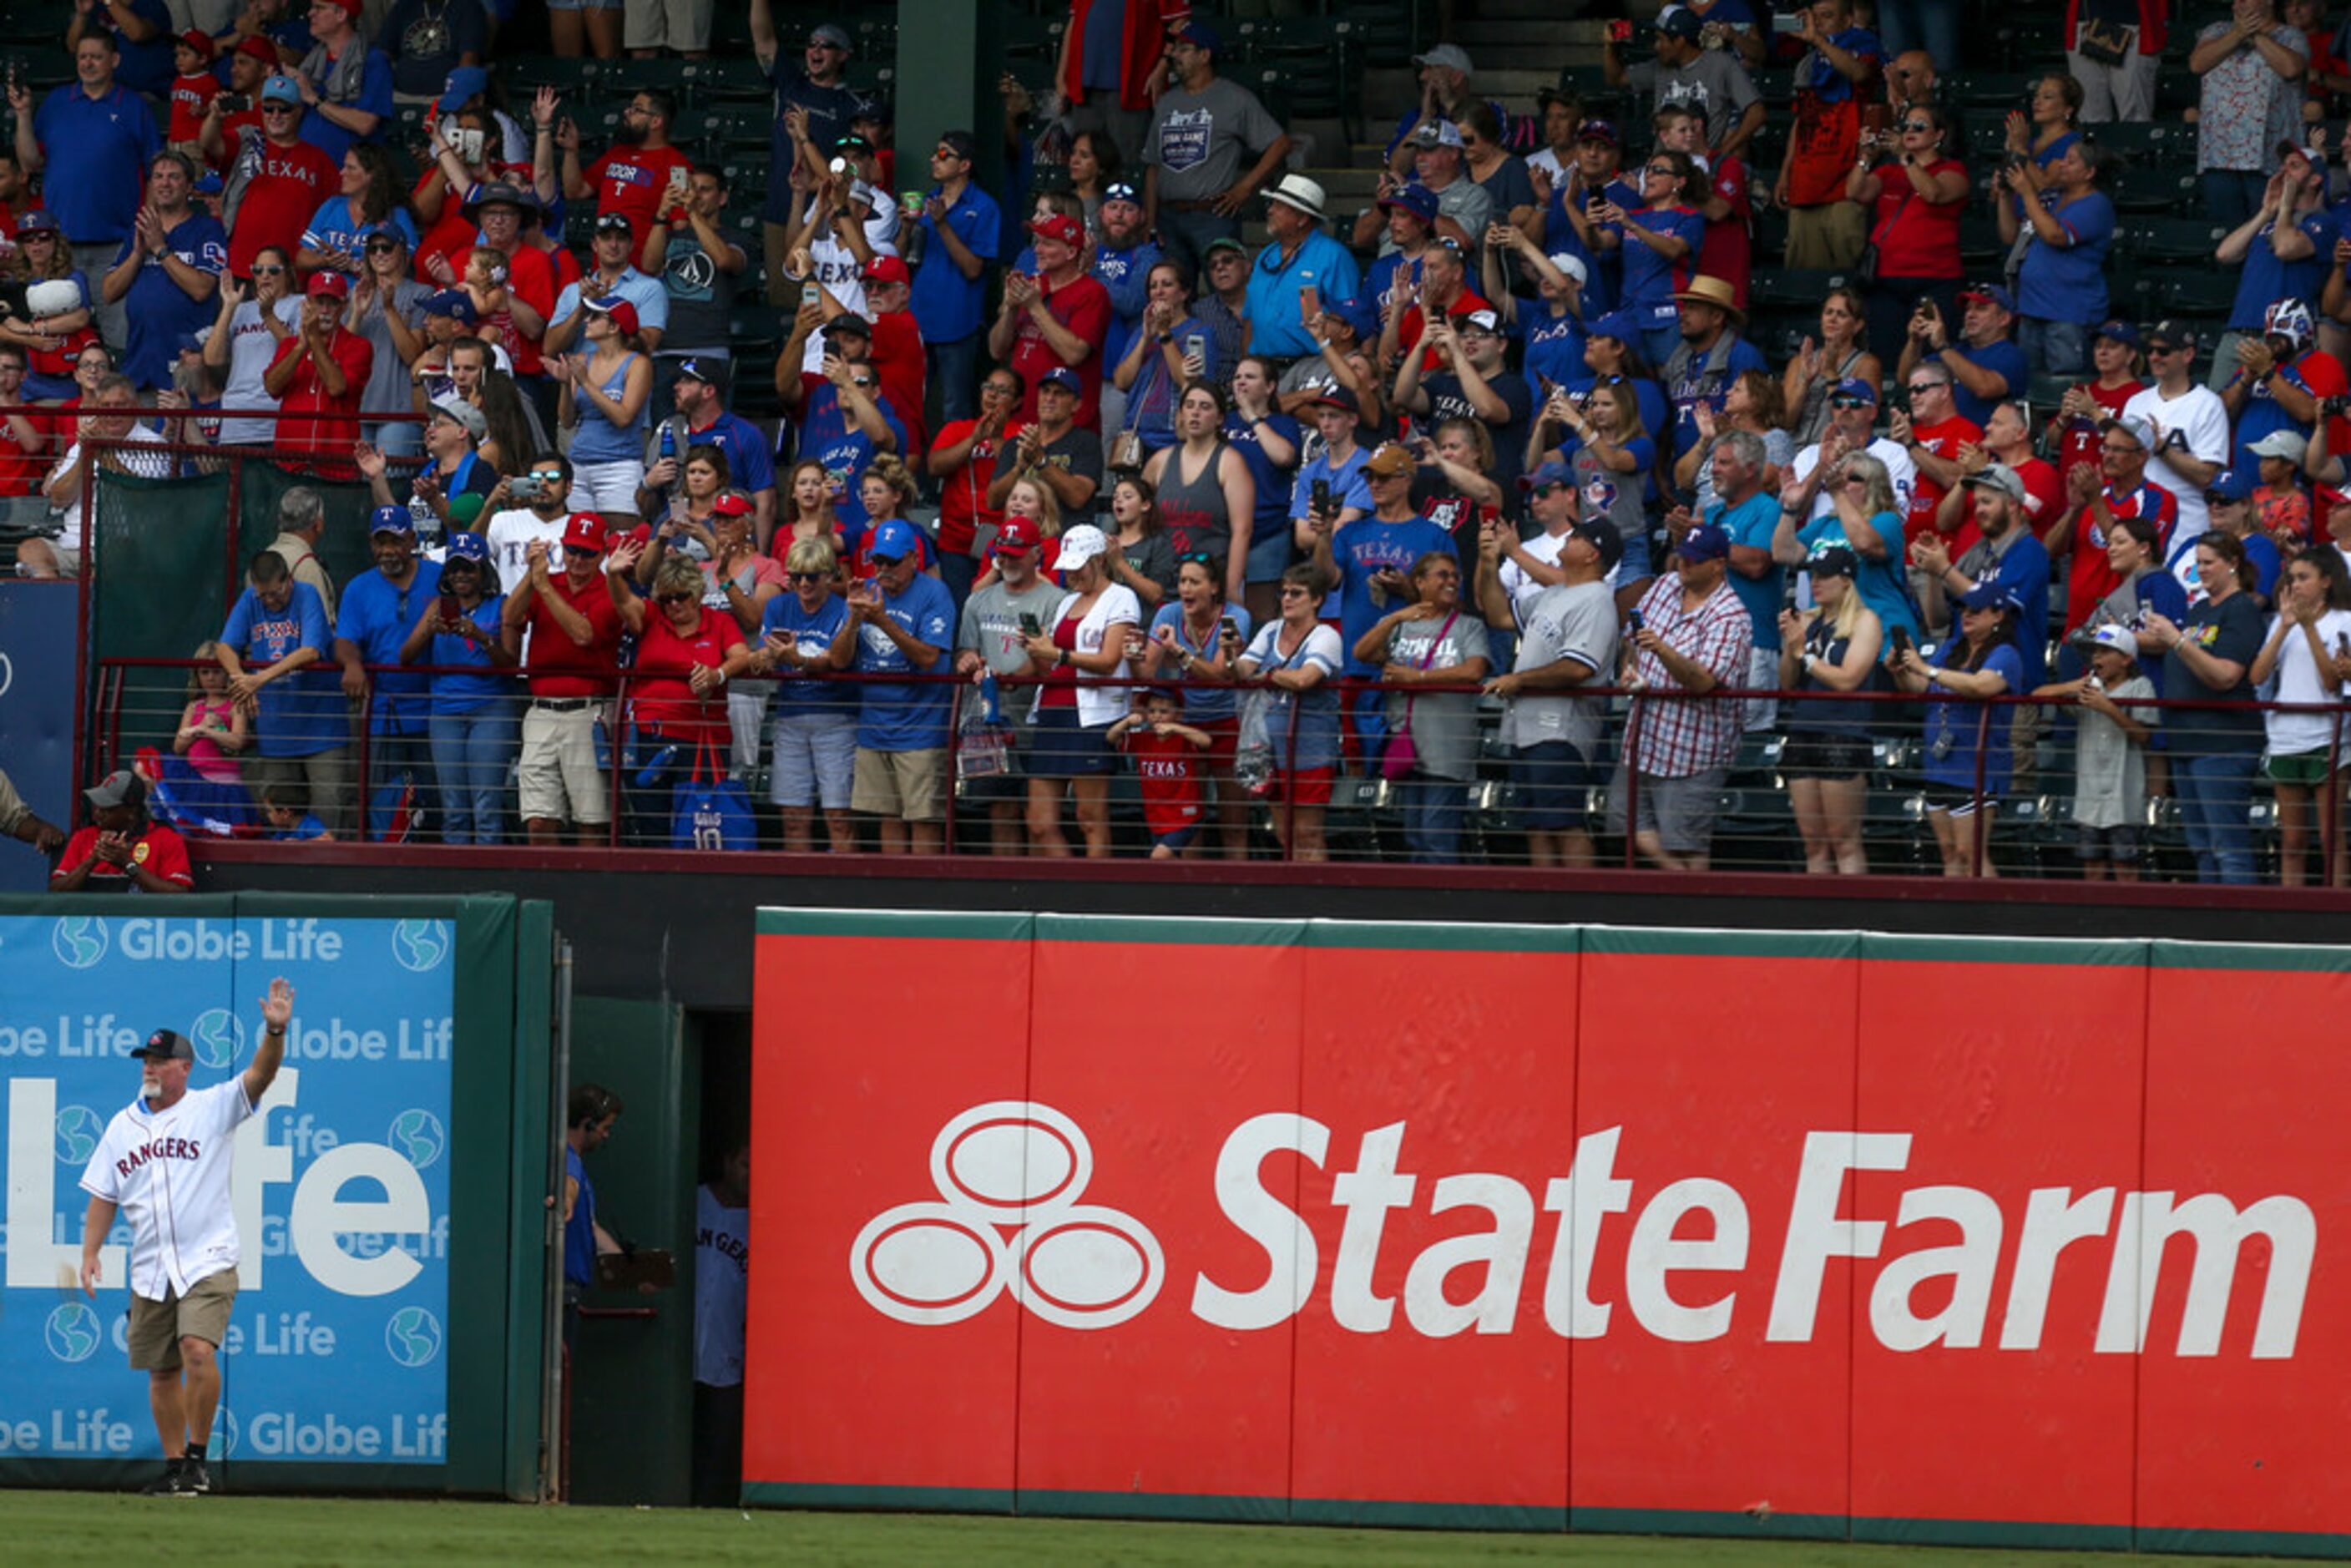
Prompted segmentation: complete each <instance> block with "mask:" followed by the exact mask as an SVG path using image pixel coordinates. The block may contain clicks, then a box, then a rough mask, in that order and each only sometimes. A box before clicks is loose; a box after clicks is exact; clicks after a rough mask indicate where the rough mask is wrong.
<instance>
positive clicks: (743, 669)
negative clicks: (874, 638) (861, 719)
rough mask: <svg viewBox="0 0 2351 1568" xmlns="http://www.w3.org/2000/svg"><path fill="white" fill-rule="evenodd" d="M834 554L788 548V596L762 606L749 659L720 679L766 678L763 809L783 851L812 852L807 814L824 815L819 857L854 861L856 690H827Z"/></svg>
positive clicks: (831, 685)
mask: <svg viewBox="0 0 2351 1568" xmlns="http://www.w3.org/2000/svg"><path fill="white" fill-rule="evenodd" d="M840 568H841V553H840V551H838V550H836V549H834V548H833V544H832V540H831V539H830V538H804V539H795V540H793V541H792V543H791V546H790V548H789V549H787V550H786V551H785V552H784V578H785V581H786V583H787V584H788V586H789V591H788V592H785V593H780V594H778V595H777V596H776V597H775V598H773V599H770V600H768V603H767V608H766V610H765V611H764V612H763V613H762V614H761V617H760V621H759V637H758V645H757V647H756V648H755V649H746V650H745V652H744V655H743V657H742V658H741V659H740V660H734V661H730V664H729V674H753V675H775V676H777V677H778V679H777V680H776V682H775V687H776V697H775V713H776V735H775V740H774V742H773V743H772V749H771V762H772V766H771V767H770V768H769V769H768V800H772V801H774V802H775V804H776V805H777V806H778V808H779V809H781V810H782V811H783V815H784V848H786V849H787V850H790V851H792V852H795V853H799V854H806V853H808V852H811V851H813V850H814V849H815V848H816V835H815V825H816V811H817V810H822V811H823V812H824V831H825V842H826V847H827V848H829V849H830V850H831V852H833V853H834V854H837V855H845V854H854V853H855V852H856V851H857V823H856V821H855V820H854V819H853V818H852V817H851V816H850V814H849V799H850V789H851V785H852V781H853V779H854V776H855V773H856V768H857V712H858V703H857V687H856V686H855V685H852V684H851V683H849V682H847V681H826V680H824V679H823V678H822V677H823V676H824V675H826V674H830V673H831V671H832V670H833V669H834V668H835V665H834V664H833V662H832V644H833V639H834V638H835V637H837V636H839V635H840V632H841V622H844V621H846V620H847V619H848V618H849V602H848V601H846V600H844V599H843V598H841V594H840V593H839V592H838V591H837V580H838V577H839V573H840Z"/></svg>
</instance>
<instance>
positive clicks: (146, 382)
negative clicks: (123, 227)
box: [98, 148, 228, 392]
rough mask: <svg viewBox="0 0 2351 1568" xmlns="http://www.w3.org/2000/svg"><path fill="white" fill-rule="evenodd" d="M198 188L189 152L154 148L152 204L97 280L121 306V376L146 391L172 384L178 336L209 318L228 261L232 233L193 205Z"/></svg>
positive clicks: (199, 327)
mask: <svg viewBox="0 0 2351 1568" xmlns="http://www.w3.org/2000/svg"><path fill="white" fill-rule="evenodd" d="M195 188H196V171H195V165H194V164H193V163H191V162H188V159H187V156H186V154H184V153H181V152H172V150H171V149H169V148H166V149H164V150H163V151H162V152H158V153H156V154H155V161H154V162H153V163H152V165H151V166H150V167H149V169H148V172H147V204H146V206H144V207H142V208H141V209H140V213H139V217H138V220H137V222H136V224H135V225H133V229H132V233H131V237H130V238H129V239H127V240H125V241H123V242H122V248H121V251H120V254H118V255H117V256H115V258H114V265H113V266H112V267H109V268H107V271H106V276H105V277H102V278H100V279H99V286H98V287H99V298H102V299H104V300H106V301H107V302H108V303H110V304H114V303H120V305H121V307H122V312H123V317H124V322H125V337H124V347H123V352H122V373H123V374H124V375H126V376H129V377H130V378H131V381H132V382H135V383H137V385H138V386H139V388H140V390H141V391H142V392H152V391H153V390H155V389H156V388H159V387H168V386H170V385H171V384H172V363H173V361H175V360H176V359H177V358H178V357H179V342H180V339H181V337H182V336H183V334H186V333H190V332H197V331H202V330H203V329H204V328H205V327H207V326H209V325H210V324H211V323H212V319H213V316H214V312H215V309H216V307H215V304H214V301H215V300H216V299H217V298H219V293H220V280H221V273H222V272H223V271H224V270H225V268H226V267H227V266H228V231H227V230H226V229H224V228H222V227H221V226H220V223H219V220H217V219H215V218H214V217H213V215H212V214H209V213H207V212H205V211H204V209H202V208H201V207H197V206H194V205H193V204H191V202H190V197H191V196H192V195H193V193H194V192H195Z"/></svg>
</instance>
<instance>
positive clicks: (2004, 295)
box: [1959, 283, 2016, 316]
mask: <svg viewBox="0 0 2351 1568" xmlns="http://www.w3.org/2000/svg"><path fill="white" fill-rule="evenodd" d="M1970 299H1980V300H1982V301H1983V302H1984V303H1985V304H1987V305H1997V306H1999V307H2000V308H2001V309H2003V310H2005V311H2007V312H2008V313H2009V314H2010V315H2011V316H2013V315H2015V314H2016V296H2015V295H2013V294H2011V293H2010V292H2009V291H2008V288H2007V287H2006V286H2005V285H2004V284H1999V283H1980V284H1978V285H1977V286H1976V287H1973V288H1962V289H1960V290H1959V303H1960V304H1962V305H1965V304H1966V303H1967V302H1968V301H1969V300H1970Z"/></svg>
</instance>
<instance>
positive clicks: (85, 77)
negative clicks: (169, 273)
mask: <svg viewBox="0 0 2351 1568" xmlns="http://www.w3.org/2000/svg"><path fill="white" fill-rule="evenodd" d="M118 60H119V57H118V55H117V53H116V50H115V44H114V35H113V34H111V33H89V34H85V35H84V36H83V37H82V38H81V39H80V41H79V42H78V43H76V44H75V45H74V78H75V79H74V80H72V81H69V82H68V83H67V84H66V85H65V86H63V87H61V88H57V89H54V90H53V91H51V92H50V94H49V96H48V97H47V98H45V99H42V100H41V107H40V110H39V112H38V113H36V112H35V111H34V109H33V93H32V89H30V88H26V87H22V86H19V87H15V88H12V89H9V93H8V107H9V109H10V110H13V111H14V112H15V114H16V162H18V163H19V164H20V165H22V166H23V168H24V171H25V172H26V173H27V174H34V173H43V174H44V178H43V180H42V184H41V190H42V199H43V200H44V201H46V202H47V204H48V208H49V211H50V212H51V213H53V214H56V216H57V227H58V228H60V229H62V230H64V231H65V236H66V238H67V240H68V242H70V243H71V244H72V246H73V253H74V266H75V267H76V268H78V270H79V271H80V273H81V275H82V276H83V277H103V276H104V275H105V272H106V269H107V267H109V266H110V265H111V264H112V262H113V260H114V257H115V254H116V252H118V251H120V249H121V248H122V242H123V241H124V240H127V239H129V238H130V237H131V226H132V225H133V224H134V223H135V221H136V220H137V218H138V216H139V204H140V198H141V195H142V194H143V193H144V192H145V189H146V183H147V162H148V160H149V159H151V158H152V157H154V155H155V150H156V149H157V148H159V147H161V146H162V144H163V139H162V136H160V135H158V134H157V133H156V131H155V117H154V116H153V115H152V114H150V113H149V112H148V111H147V100H146V99H142V98H141V97H140V96H139V95H138V94H137V93H135V92H133V91H131V89H129V88H128V87H125V86H124V85H122V84H121V83H120V82H118V81H116V80H115V79H114V71H115V67H116V65H117V63H118ZM98 329H99V336H101V337H103V338H104V339H105V340H107V341H108V342H110V343H120V342H121V341H122V340H123V336H124V333H123V315H122V308H121V307H120V305H107V304H100V305H99V308H98Z"/></svg>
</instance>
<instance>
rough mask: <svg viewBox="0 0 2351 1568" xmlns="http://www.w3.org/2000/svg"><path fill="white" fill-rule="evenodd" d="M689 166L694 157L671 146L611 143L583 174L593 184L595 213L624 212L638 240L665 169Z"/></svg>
mask: <svg viewBox="0 0 2351 1568" xmlns="http://www.w3.org/2000/svg"><path fill="white" fill-rule="evenodd" d="M693 168H694V160H693V159H691V158H689V157H687V156H686V155H685V154H684V153H683V152H679V151H678V150H677V149H676V148H674V147H615V148H613V149H612V150H611V152H607V153H605V154H604V155H603V156H602V157H601V158H599V159H597V160H596V162H594V163H592V164H591V165H590V166H589V169H588V172H587V176H586V178H587V181H588V183H590V184H591V185H593V186H595V187H596V213H597V215H598V216H600V217H601V216H602V215H603V214H606V213H625V214H628V217H629V222H630V223H631V224H632V225H635V227H636V236H637V240H638V242H639V243H640V244H642V243H643V240H644V237H645V231H646V230H647V229H649V228H651V227H653V214H654V212H655V211H656V210H657V209H658V208H659V207H660V206H661V196H662V192H663V191H664V189H665V188H666V187H667V186H668V184H669V172H670V171H671V170H672V169H684V170H687V171H689V172H690V171H692V169H693Z"/></svg>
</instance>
